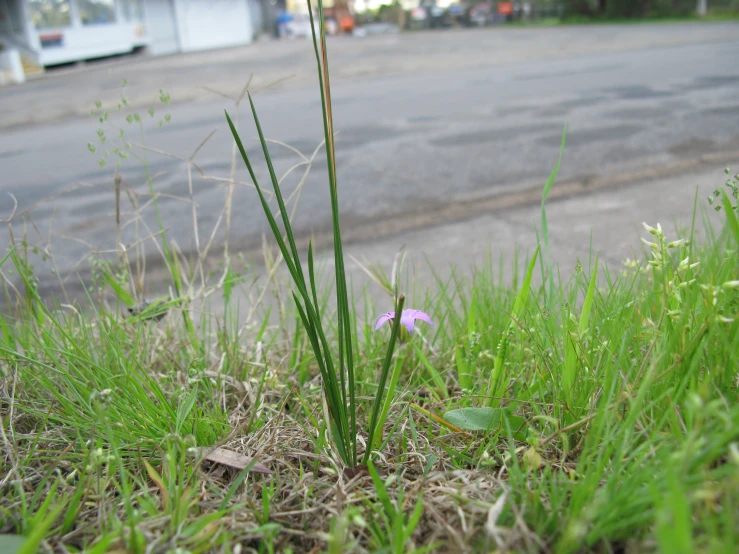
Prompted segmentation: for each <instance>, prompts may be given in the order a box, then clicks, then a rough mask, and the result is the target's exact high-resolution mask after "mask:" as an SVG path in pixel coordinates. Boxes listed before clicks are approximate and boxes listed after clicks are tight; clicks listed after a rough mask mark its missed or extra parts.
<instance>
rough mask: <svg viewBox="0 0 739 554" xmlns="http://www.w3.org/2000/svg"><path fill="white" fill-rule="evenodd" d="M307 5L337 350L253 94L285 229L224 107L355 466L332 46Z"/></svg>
mask: <svg viewBox="0 0 739 554" xmlns="http://www.w3.org/2000/svg"><path fill="white" fill-rule="evenodd" d="M308 9H309V15H310V21H311V30H312V38H313V49H314V52H315V56H316V64H317V68H318V82H319V90H320V95H321V111H322V115H323V131H324V140H325V145H326V159H327V168H328V181H329V182H328V185H329V197H330V201H331V224H332V230H333V252H334V267H335V286H336V318H337V337H336V338H337V341H336V343H337V352H336V353H335V355H334V354H332V352H331V348H330V346H329V341H328V339H327V335H326V332H325V330H324V324H323V321H322V318H321V314H320V311H319V304H318V295H317V293H316V279H315V273H314V261H313V246H312V243H309V246H308V279H307V280H306V277H305V274H304V271H303V266H302V263H301V259H300V253H299V252H298V248H297V244H296V241H295V234H294V232H293V229H292V225H291V222H290V217H289V214H288V212H287V209H286V207H285V202H284V199H283V195H282V191H281V190H280V184H279V181H278V179H277V176H276V174H275V170H274V167H273V164H272V158H271V156H270V153H269V148H268V146H267V141H266V139H265V138H264V133H263V131H262V127H261V125H260V123H259V117H258V115H257V110H256V107H255V105H254V101H253V99H252V97H251V94H249V95H248V98H249V104H250V106H251V111H252V116H253V118H254V124H255V126H256V129H257V134H258V136H259V141H260V144H261V147H262V152H263V154H264V159H265V161H266V163H267V169H268V171H269V176H270V180H271V181H272V187H273V190H274V196H275V198H276V200H277V204H278V207H279V215H280V218H281V220H282V229H283V230H284V236H283V231H282V230H280V226H279V225H278V222H277V220H276V218H275V217H274V216H273V214H272V212H271V210H270V209H269V206H268V203H267V199H266V196H265V194H264V192H263V190H262V188H261V187H260V185H259V183H258V181H257V178H256V175H255V174H254V170H253V167H252V164H251V162H250V160H249V157H248V156H247V154H246V150H245V149H244V145H243V143H242V141H241V138H240V136H239V132H238V130H237V129H236V126H235V125H234V123H233V121H232V120H231V117H230V116H229V115H228V112H226V119H227V121H228V125H229V127H230V129H231V133H232V134H233V137H234V140H235V141H236V145H237V148H238V150H239V152H240V153H241V157H242V158H243V160H244V164H245V165H246V168H247V170H248V172H249V176H250V177H251V179H252V182H253V183H254V186H255V188H256V189H257V193H258V195H259V199H260V202H261V203H262V208H263V209H264V214H265V216H266V217H267V221H268V223H269V225H270V228H271V230H272V234H273V235H274V238H275V240H276V242H277V245H278V247H279V249H280V252H281V254H282V256H283V258H284V260H285V265H286V266H287V269H288V271H289V273H290V277H291V278H292V282H293V286H294V290H293V298H294V300H295V305H296V307H297V310H298V314H299V316H300V321H301V323H302V324H303V328H304V329H305V332H306V334H307V336H308V340H309V341H310V344H311V347H312V349H313V353H314V355H315V357H316V362H317V364H318V367H319V369H320V372H321V376H322V378H323V387H324V398H325V401H326V405H327V408H328V414H329V419H330V421H329V427H330V429H331V434H332V436H333V439H334V444H335V446H336V448H337V450H338V453H339V456H340V458H341V460H342V461H343V462H344V464H346V465H348V466H350V467H353V466H356V465H357V463H358V461H359V456H358V451H357V398H356V391H357V379H356V375H355V367H354V352H353V344H354V342H353V339H352V336H353V333H352V329H354V328H355V326H354V325H352V312H351V311H350V308H349V294H348V288H347V282H346V270H345V264H344V252H343V246H342V241H341V225H340V218H339V193H338V185H337V179H336V152H335V142H334V124H333V114H332V109H331V85H330V77H329V70H328V51H327V48H326V31H325V21H324V17H323V2H322V0H319V1H318V10H317V11H318V25H319V29H320V32H319V33H318V35H316V25H315V21H314V18H313V6H312V4H311V2H310V0H308ZM403 302H404V298H403V297H402V296H401V297H397V295H396V313H398V314H400V312H401V311H402V307H403ZM399 321H400V318H399V317H397V318H396V319H395V322H394V325H393V330H392V334H391V337H390V341H389V344H388V350H387V354H386V356H385V359H384V362H383V365H382V367H381V371H380V380H379V384H380V386H379V387H378V389H377V393H376V396H375V399H374V402H373V407H372V416H371V419H370V422H369V427H368V428H367V433H368V435H369V441H368V443H367V444H368V447H367V450H366V452H365V454H364V458H363V461H365V462H366V460H367V459H368V456H369V455H370V453H371V450H372V445H373V440H374V436H375V434H376V428H375V427H376V426H377V425H378V423H379V421H380V420H381V418H379V414H380V407H381V405H382V397H383V395H384V393H385V390H384V385H385V383H386V381H387V377H388V374H389V371H390V367H391V364H392V358H393V349H394V346H395V342H396V339H397V336H398V334H399V323H398V322H399Z"/></svg>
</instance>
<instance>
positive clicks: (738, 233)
mask: <svg viewBox="0 0 739 554" xmlns="http://www.w3.org/2000/svg"><path fill="white" fill-rule="evenodd" d="M721 196H722V198H721V200H722V202H723V204H724V211H725V212H726V221H727V222H728V223H729V228H730V229H731V233H732V234H733V235H734V240H736V242H737V243H739V220H737V217H736V213H735V212H734V206H732V204H731V199H730V198H729V195H728V194H726V191H725V190H724V191H721Z"/></svg>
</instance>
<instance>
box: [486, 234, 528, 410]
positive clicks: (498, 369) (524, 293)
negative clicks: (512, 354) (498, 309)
mask: <svg viewBox="0 0 739 554" xmlns="http://www.w3.org/2000/svg"><path fill="white" fill-rule="evenodd" d="M539 248H540V247H539V246H537V247H536V250H535V251H534V256H533V257H532V258H531V261H530V262H529V267H528V268H527V269H526V276H525V277H524V280H523V284H522V285H521V289H520V290H519V291H518V295H517V296H516V301H515V302H514V303H513V310H512V311H511V322H510V323H509V324H508V329H507V330H506V332H505V333H504V334H503V336H502V337H501V339H500V342H499V343H498V354H497V355H496V357H495V365H494V366H493V373H492V375H491V376H490V384H489V385H488V391H487V396H488V398H489V399H488V404H489V405H491V406H497V405H498V404H500V399H499V398H497V397H498V396H499V395H500V394H502V393H503V392H504V391H505V389H506V388H507V387H508V383H505V382H504V381H503V369H504V364H505V357H506V350H507V348H508V335H509V333H510V331H511V329H513V325H514V324H515V320H516V319H518V317H519V315H520V313H521V310H523V308H524V306H525V305H526V302H527V301H528V298H529V291H530V289H531V279H532V278H533V276H534V269H535V268H536V259H537V258H538V256H539ZM509 381H510V379H509Z"/></svg>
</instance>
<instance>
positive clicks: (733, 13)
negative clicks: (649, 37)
mask: <svg viewBox="0 0 739 554" xmlns="http://www.w3.org/2000/svg"><path fill="white" fill-rule="evenodd" d="M737 19H739V10H736V9H731V8H726V9H714V10H711V11H709V12H708V13H707V14H706V15H705V16H703V17H698V16H697V15H695V14H690V15H683V16H677V15H647V16H645V17H639V18H614V17H610V18H609V17H605V16H596V17H587V16H579V15H572V16H569V17H565V18H563V19H562V18H559V17H544V18H541V19H535V20H532V21H513V22H511V23H506V24H505V25H511V26H514V27H560V26H563V25H654V24H664V25H669V24H674V23H690V22H696V23H698V22H705V23H710V22H717V21H736V20H737Z"/></svg>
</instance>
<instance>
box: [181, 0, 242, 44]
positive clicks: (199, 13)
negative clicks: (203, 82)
mask: <svg viewBox="0 0 739 554" xmlns="http://www.w3.org/2000/svg"><path fill="white" fill-rule="evenodd" d="M175 6H176V13H177V23H178V29H179V36H180V47H181V49H182V51H183V52H188V51H193V50H207V49H210V48H220V47H224V46H235V45H238V44H249V43H250V42H251V41H252V37H253V34H254V28H253V26H252V22H251V16H250V15H249V8H248V6H247V0H208V1H207V2H203V1H202V0H176V4H175Z"/></svg>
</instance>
